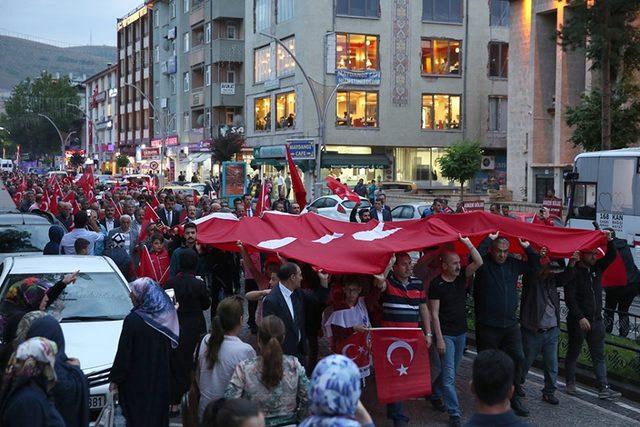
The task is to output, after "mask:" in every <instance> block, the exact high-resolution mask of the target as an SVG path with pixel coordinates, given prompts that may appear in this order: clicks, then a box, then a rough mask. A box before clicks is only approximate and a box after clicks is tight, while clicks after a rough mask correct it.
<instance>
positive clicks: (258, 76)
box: [253, 45, 273, 83]
mask: <svg viewBox="0 0 640 427" xmlns="http://www.w3.org/2000/svg"><path fill="white" fill-rule="evenodd" d="M271 71H272V70H271V45H267V46H264V47H259V48H257V49H255V50H254V51H253V81H254V83H261V82H264V81H267V80H271V79H272V78H273V76H272V74H271Z"/></svg>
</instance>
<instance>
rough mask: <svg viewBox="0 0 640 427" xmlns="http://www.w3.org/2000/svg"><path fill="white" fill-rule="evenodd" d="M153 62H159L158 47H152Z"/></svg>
mask: <svg viewBox="0 0 640 427" xmlns="http://www.w3.org/2000/svg"><path fill="white" fill-rule="evenodd" d="M153 60H154V61H155V62H160V46H154V47H153Z"/></svg>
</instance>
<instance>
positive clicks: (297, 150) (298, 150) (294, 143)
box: [287, 139, 316, 160]
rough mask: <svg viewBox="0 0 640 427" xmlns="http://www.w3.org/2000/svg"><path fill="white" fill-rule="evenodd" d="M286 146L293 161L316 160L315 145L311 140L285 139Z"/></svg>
mask: <svg viewBox="0 0 640 427" xmlns="http://www.w3.org/2000/svg"><path fill="white" fill-rule="evenodd" d="M287 145H288V146H289V151H290V152H291V157H292V158H293V159H294V160H313V159H315V158H316V144H315V141H314V140H313V139H287Z"/></svg>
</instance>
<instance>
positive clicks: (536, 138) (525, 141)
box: [507, 0, 593, 203]
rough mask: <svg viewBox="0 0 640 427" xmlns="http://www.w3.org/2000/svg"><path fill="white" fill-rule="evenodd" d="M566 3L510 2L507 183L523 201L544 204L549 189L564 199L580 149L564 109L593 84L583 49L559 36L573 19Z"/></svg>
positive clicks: (548, 1)
mask: <svg viewBox="0 0 640 427" xmlns="http://www.w3.org/2000/svg"><path fill="white" fill-rule="evenodd" d="M570 14H571V9H570V8H568V7H565V3H563V2H558V1H552V0H546V1H545V0H536V1H532V0H515V1H512V2H511V24H512V25H511V34H510V37H511V41H512V42H513V44H514V45H515V46H518V49H517V50H513V51H512V52H511V57H510V58H509V73H510V74H511V75H512V76H513V78H512V79H510V80H509V131H508V143H507V146H508V150H507V157H508V165H509V167H508V169H507V183H508V186H509V188H510V189H511V190H512V191H513V194H514V196H516V195H517V196H518V200H528V201H530V202H536V203H540V202H542V200H543V199H544V197H545V194H546V193H547V192H548V191H549V190H554V191H555V194H556V196H557V197H560V198H563V199H564V198H565V191H564V183H563V172H565V171H567V170H571V168H572V165H573V159H574V157H575V155H576V154H577V153H578V151H579V150H578V149H577V148H575V147H573V144H572V143H571V142H570V141H569V139H570V137H571V128H570V127H569V126H567V124H566V121H565V117H564V112H565V111H566V108H567V107H568V106H575V105H576V104H578V103H579V102H580V96H581V95H582V94H583V93H584V92H585V90H589V89H590V88H591V81H592V78H593V76H592V73H591V72H590V71H588V68H589V66H588V63H587V60H586V59H585V54H584V52H583V51H580V50H575V51H566V52H565V51H563V50H562V47H561V46H559V45H558V44H557V43H556V42H555V35H556V33H557V31H558V30H559V29H560V27H561V26H562V24H563V23H565V22H566V20H567V19H568V18H570V16H571V15H570Z"/></svg>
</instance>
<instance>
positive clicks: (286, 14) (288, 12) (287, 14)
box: [276, 0, 294, 24]
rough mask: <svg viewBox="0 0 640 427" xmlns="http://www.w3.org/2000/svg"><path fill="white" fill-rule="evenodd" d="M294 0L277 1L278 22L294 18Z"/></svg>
mask: <svg viewBox="0 0 640 427" xmlns="http://www.w3.org/2000/svg"><path fill="white" fill-rule="evenodd" d="M293 5H294V0H278V3H276V8H277V13H276V23H278V24H279V23H280V22H284V21H288V20H289V19H291V18H293Z"/></svg>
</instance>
